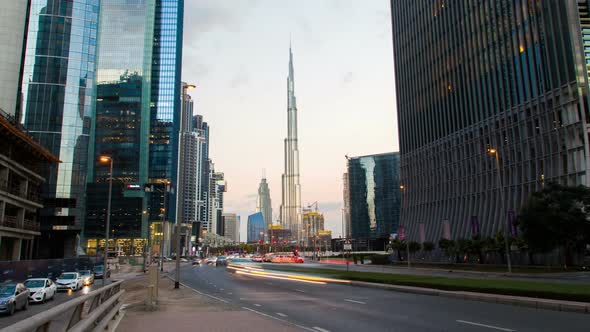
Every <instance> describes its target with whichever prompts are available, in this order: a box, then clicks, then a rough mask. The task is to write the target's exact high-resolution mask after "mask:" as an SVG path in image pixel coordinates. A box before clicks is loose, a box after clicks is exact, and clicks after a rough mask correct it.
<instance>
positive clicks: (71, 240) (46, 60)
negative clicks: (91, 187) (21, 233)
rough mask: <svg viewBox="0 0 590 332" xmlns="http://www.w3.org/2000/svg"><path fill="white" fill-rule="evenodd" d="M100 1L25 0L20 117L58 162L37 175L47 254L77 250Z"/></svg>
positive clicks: (54, 254)
mask: <svg viewBox="0 0 590 332" xmlns="http://www.w3.org/2000/svg"><path fill="white" fill-rule="evenodd" d="M19 2H24V1H19ZM99 6H100V1H99V0H78V1H71V0H54V1H46V0H32V1H31V5H30V12H29V21H28V28H27V37H26V50H25V59H24V66H23V80H22V81H23V82H22V93H23V96H22V98H23V102H22V105H23V114H22V124H23V125H24V127H25V128H26V129H27V131H28V132H29V133H30V134H31V135H32V136H33V137H34V139H35V140H36V141H38V142H39V143H41V145H42V146H44V147H45V148H47V149H48V150H49V151H50V152H51V153H52V154H53V155H55V156H57V157H58V159H59V160H60V161H61V162H60V163H57V164H52V165H50V166H49V167H48V168H47V169H46V170H45V171H44V172H43V174H42V175H43V177H44V178H45V179H46V180H47V181H46V182H45V184H44V185H43V203H44V208H43V209H42V210H41V212H40V214H39V216H40V220H41V233H42V239H41V245H42V246H43V247H44V248H46V250H43V251H42V252H41V253H40V254H41V255H43V256H44V257H64V256H66V257H70V256H74V255H75V254H76V251H77V247H78V243H77V242H78V241H77V240H76V237H77V235H79V234H80V231H81V230H82V228H83V224H84V216H85V212H84V211H85V207H84V203H85V202H84V201H85V191H86V190H85V189H86V174H87V159H88V139H89V134H90V125H91V122H92V116H91V115H92V98H93V97H94V95H95V91H94V82H95V81H94V79H95V77H94V74H95V62H96V38H97V31H98V20H99V19H98V14H99ZM103 236H104V234H103Z"/></svg>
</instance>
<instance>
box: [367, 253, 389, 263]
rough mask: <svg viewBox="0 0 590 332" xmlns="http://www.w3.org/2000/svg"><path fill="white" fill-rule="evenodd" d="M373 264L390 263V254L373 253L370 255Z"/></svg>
mask: <svg viewBox="0 0 590 332" xmlns="http://www.w3.org/2000/svg"><path fill="white" fill-rule="evenodd" d="M369 259H370V260H371V264H377V265H387V264H389V255H372V256H371V257H369Z"/></svg>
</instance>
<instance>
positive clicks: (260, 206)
mask: <svg viewBox="0 0 590 332" xmlns="http://www.w3.org/2000/svg"><path fill="white" fill-rule="evenodd" d="M256 212H262V215H263V216H264V224H265V226H266V228H268V226H270V225H272V203H271V200H270V189H269V188H268V182H266V178H265V177H263V178H262V179H261V180H260V185H259V186H258V199H257V200H256Z"/></svg>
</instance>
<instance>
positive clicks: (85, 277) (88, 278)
mask: <svg viewBox="0 0 590 332" xmlns="http://www.w3.org/2000/svg"><path fill="white" fill-rule="evenodd" d="M79 272H80V276H81V277H82V281H83V282H84V286H90V285H92V284H93V283H94V272H92V271H90V270H82V271H79Z"/></svg>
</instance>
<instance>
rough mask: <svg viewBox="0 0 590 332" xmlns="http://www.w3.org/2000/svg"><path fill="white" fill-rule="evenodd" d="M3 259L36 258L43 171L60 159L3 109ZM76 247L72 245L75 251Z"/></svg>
mask: <svg viewBox="0 0 590 332" xmlns="http://www.w3.org/2000/svg"><path fill="white" fill-rule="evenodd" d="M0 142H2V144H0V260H13V261H18V260H22V259H32V258H33V257H34V253H35V249H34V248H35V246H36V243H35V242H36V240H35V239H36V237H38V236H40V235H41V233H40V226H39V221H38V220H37V214H38V210H39V209H41V208H43V205H42V200H41V196H40V194H41V184H42V183H43V182H45V179H44V178H43V177H42V176H41V175H40V174H41V169H42V167H43V166H44V165H48V164H49V163H57V162H59V159H58V158H57V157H56V156H54V155H53V154H51V153H50V152H49V151H48V150H47V149H45V148H43V147H42V146H41V145H39V144H38V143H36V142H35V141H33V139H32V138H31V137H29V135H27V134H26V133H25V132H24V131H23V130H21V129H20V127H19V126H18V125H15V122H14V119H10V118H9V117H8V116H7V115H5V114H4V113H3V112H0ZM75 250H76V248H74V247H73V248H72V254H73V253H75Z"/></svg>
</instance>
